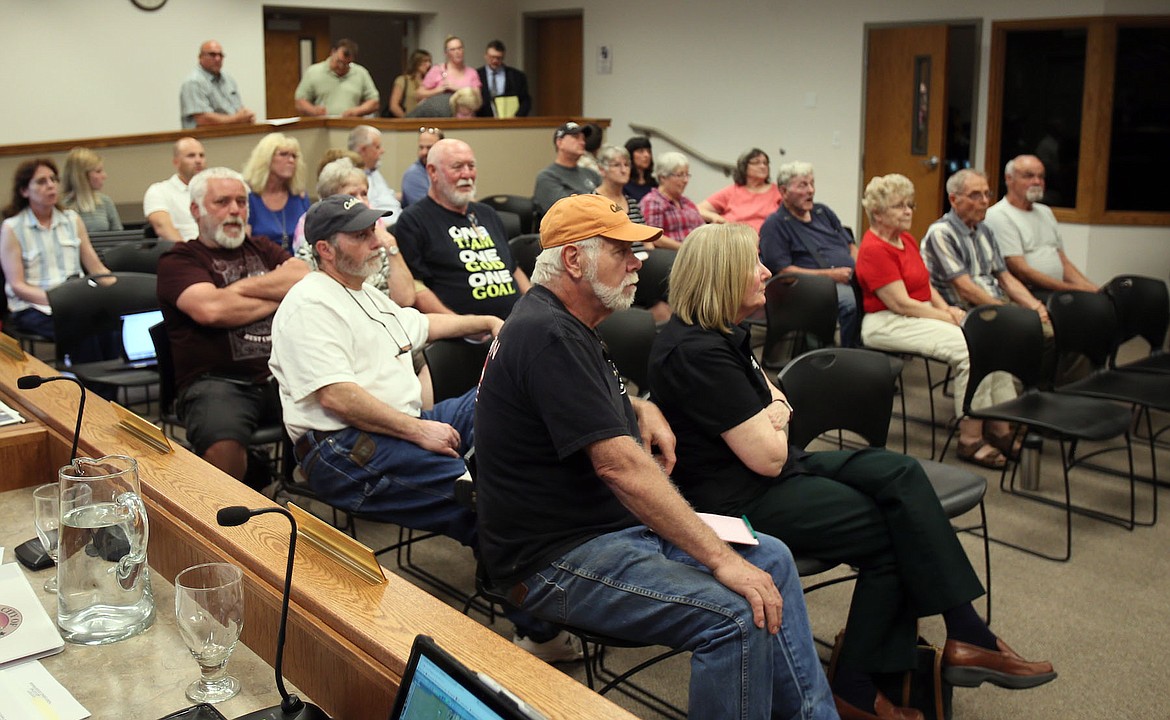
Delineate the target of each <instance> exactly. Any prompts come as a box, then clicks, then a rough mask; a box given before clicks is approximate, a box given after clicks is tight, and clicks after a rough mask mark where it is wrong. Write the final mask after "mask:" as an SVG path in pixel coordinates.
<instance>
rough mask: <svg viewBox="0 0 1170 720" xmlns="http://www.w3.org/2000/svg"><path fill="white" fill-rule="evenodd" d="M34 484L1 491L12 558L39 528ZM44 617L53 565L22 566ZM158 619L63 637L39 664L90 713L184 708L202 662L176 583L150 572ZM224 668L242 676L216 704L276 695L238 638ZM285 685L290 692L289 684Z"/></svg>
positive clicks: (132, 718)
mask: <svg viewBox="0 0 1170 720" xmlns="http://www.w3.org/2000/svg"><path fill="white" fill-rule="evenodd" d="M32 502H33V499H32V488H23V489H20V490H9V491H8V492H5V493H0V546H4V547H5V548H6V551H5V556H4V559H5V560H7V561H10V562H11V561H12V560H13V558H12V549H13V548H14V547H16V545H18V544H19V543H22V542H24V541H25V540H28V539H29V538H30V537H35V536H36V531H35V529H34V528H33V521H32V515H31V513H30V512H29V511H30V509H31V508H32ZM21 569H22V570H23V571H24V574H25V577H27V578H28V580H29V583H30V584H31V585H32V587H33V592H35V593H36V595H37V597H38V598H39V599H40V600H41V602H42V604H43V605H44V607H45V611H46V612H48V613H49V617H54V615H55V614H56V612H57V596H56V595H54V594H52V593H48V592H45V591H44V590H42V589H41V588H42V586H43V585H44V583H45V580H46V579H48V578H49V576H50V573H52V572H53V571H52V570H42V571H40V572H35V573H34V572H30V571H29V570H28V569H26V568H23V567H22V568H21ZM151 588H152V589H153V591H154V604H155V611H156V614H155V621H154V625H153V626H151V627H150V629H148V630H147V631H146V632H144V633H141V634H139V635H136V636H134V637H132V638H129V639H127V640H123V641H122V642H118V643H114V644H112V645H102V646H97V647H89V646H85V645H69V644H66V645H65V649H64V650H63V651H62V652H60V653H58V654H56V655H51V656H49V657H46V658H41V664H42V665H44V666H45V668H46V669H47V670H48V671H49V672H50V673H52V674H53V677H55V678H57V680H58V681H59V682H60V683H61V684H62V685H64V686H65V689H66V690H68V691H69V692H70V693H71V694H72V695H73V697H75V698H77V700H78V702H80V703H81V704H82V705H84V706H85V707H86V709H87V710H89V711H90V713H92V715H91V717H93V718H95V720H101V719H104V718H119V719H120V720H154V718H159V717H162V716H163V715H166V714H167V713H172V712H174V711H176V710H180V709H182V708H185V707H187V706H189V705H190V704H191V702H190V701H189V700H187V697H186V695H184V693H185V692H186V689H187V686H188V685H189V684H190V683H191V682H192V681H193V680H194V679H195V678H197V677H199V667H198V665H196V664H195V661H194V660H193V659H192V658H191V654H190V652H188V650H187V646H186V645H184V644H183V640H182V638H180V637H179V631H178V629H177V628H176V627H175V589H174V586H172V585H171V584H170V583H169V582H167V581H166V580H164V579H163V578H161V577H159V576H158V574H157V573H152V577H151ZM228 672H229V673H230V674H231V675H232V676H234V677H235V678H236V679H237V680H239V681H240V685H241V686H242V688H241V690H240V694H239V695H237V696H235V697H234V698H232V699H231V700H228V701H227V702H224V703H220V704H219V705H217V706H216V707H217V708H218V709H219V711H220V712H221V713H223V714H224V715H225V716H226V717H229V718H232V717H237V716H239V715H243V714H244V713H247V712H252V711H253V710H260V709H263V708H266V707H272V706H273V705H276V704H278V703H279V702H280V694H279V693H278V692H277V691H276V685H275V684H274V681H273V676H272V666H271V665H269V664H268V663H266V662H265V661H264V659H263V658H261V657H260V656H258V655H257V654H256V653H254V652H252V651H251V650H250V649H248V647H247V646H244V645H240V646H237V648H236V650H235V652H233V653H232V657H231V660H230V661H229V662H228ZM289 692H294V691H293V690H291V689H290V691H289Z"/></svg>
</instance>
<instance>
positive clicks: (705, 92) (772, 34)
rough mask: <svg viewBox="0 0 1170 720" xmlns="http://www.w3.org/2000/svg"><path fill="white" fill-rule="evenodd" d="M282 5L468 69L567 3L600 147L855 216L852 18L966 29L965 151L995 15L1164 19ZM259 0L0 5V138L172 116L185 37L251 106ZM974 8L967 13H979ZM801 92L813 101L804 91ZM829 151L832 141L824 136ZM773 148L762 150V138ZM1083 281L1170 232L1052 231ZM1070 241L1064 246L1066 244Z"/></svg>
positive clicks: (1037, 10)
mask: <svg viewBox="0 0 1170 720" xmlns="http://www.w3.org/2000/svg"><path fill="white" fill-rule="evenodd" d="M274 4H279V5H282V6H297V7H334V8H337V9H341V8H344V9H354V10H378V11H385V12H407V13H419V14H420V15H422V16H423V20H422V22H421V23H420V30H419V32H420V43H421V45H422V46H423V47H425V48H427V49H429V50H431V51H432V53H434V54H435V56H436V59H439V58H440V57H441V45H442V39H443V36H444V35H446V34H447V33H449V32H454V33H456V34H459V35H460V36H461V37H462V38H463V40H464V43H465V45H466V47H467V49H468V62H469V63H471V64H476V65H478V64H479V60H480V52H481V51H480V49H481V48H482V47H483V46H484V45H485V44H486V43H487V41H488V40H490V39H492V38H493V37H499V38H500V39H501V40H503V41H504V42H505V43H506V44H507V45H508V47H509V55H510V56H511V58H512V59H513V60H514V61H516V62H519V60H520V58H523V57H524V53H523V51H524V48H523V47H522V46H521V40H520V37H521V32H520V30H521V26H522V22H521V19H520V15H521V14H522V13H528V12H544V11H554V10H571V9H575V8H583V17H584V26H585V31H584V35H585V36H584V47H585V53H586V57H585V64H584V67H585V107H584V111H585V114H586V115H588V116H594V117H610V118H612V119H613V126H612V127H611V129H610V131H609V135H608V139H609V140H610V141H613V142H617V143H623V142H624V141H625V140H626V138H627V137H629V135H630V134H632V133H631V132H630V130H629V123H630V122H638V123H644V124H647V125H653V126H658V127H661V128H663V129H664V130H667V131H669V132H671V133H672V134H675V135H677V136H678V137H680V138H681V139H683V140H684V141H687V142H689V143H692V144H694V145H695V146H696V148H697V149H699V150H701V151H702V152H705V153H706V154H708V155H712V156H715V157H719V158H723V159H726V160H733V159H734V158H735V157H736V156H737V155H738V154H739V153H740V152H742V151H743V150H744V149H746V148H748V147H752V146H759V147H762V148H764V149H766V150H767V151H768V152H769V153H770V154H772V156H773V162H774V163H775V162H777V161H781V160H783V159H790V160H794V159H801V160H807V161H809V162H812V163H813V164H814V165H815V166H816V168H817V189H818V198H819V199H820V200H821V201H822V202H825V203H827V204H828V205H830V206H832V207H833V208H834V209H835V210H837V212H838V214H839V215H840V216H841V217H842V219H843V220H845V221H846V222H847V223H853V224H856V223H857V221H858V220H859V217H860V215H859V202H858V197H859V195H860V190H861V187H862V184H863V178H862V177H861V161H860V158H861V145H862V133H863V128H862V123H863V114H862V110H863V108H862V99H863V80H864V69H863V61H864V43H865V28H866V26H867V25H874V24H895V23H907V22H915V21H925V20H971V19H976V20H979V21H980V22H981V23H982V34H981V36H980V43H981V48H980V52H979V65H980V68H979V74H980V80H979V83H980V84H979V99H978V104H977V106H976V113H975V117H976V118H977V128H976V132H977V135H976V145H975V158H976V161H977V162H980V161H981V159H982V157H983V155H984V133H985V132H986V127H985V123H984V121H983V120H984V118H985V116H986V108H987V72H988V62H989V61H988V57H989V52H990V25H991V22H992V21H995V20H1007V19H1018V18H1026V17H1048V16H1091V15H1102V14H1165V13H1166V3H1165V0H1062V2H1060V3H1056V2H1044V3H1020V2H1018V1H1016V0H986V1H985V2H983V3H980V4H977V5H972V4H970V3H968V2H959V1H958V0H903V1H902V2H898V3H874V2H870V1H869V0H827V2H822V3H820V4H817V5H810V4H808V3H807V2H800V3H798V2H794V1H793V0H776V1H773V0H724V1H723V2H718V3H705V2H676V1H675V0H640V1H639V2H628V0H578V1H577V2H572V3H566V2H564V0H503V1H502V2H493V3H469V2H458V1H457V0H343V2H339V3H336V4H333V3H330V2H325V0H315V1H314V0H280V2H279V3H274ZM262 8H263V3H262V1H261V0H170V2H168V3H167V5H166V6H165V7H164V8H163V9H162V10H160V11H158V12H155V13H144V12H142V11H140V10H137V9H135V8H134V7H133V6H132V5H131V4H130V2H128V0H100V1H98V2H95V1H94V0H53V2H51V3H46V2H44V0H0V67H3V68H4V69H5V79H4V83H3V89H4V93H3V95H4V97H5V98H6V99H9V100H15V101H14V102H11V103H10V104H8V105H7V107H6V108H5V112H4V114H3V120H0V143H2V144H12V143H24V142H35V141H38V140H59V139H67V138H84V137H91V136H98V135H119V134H131V133H142V132H153V131H158V130H171V129H174V128H175V127H176V125H177V124H178V85H179V83H180V82H181V81H182V79H183V77H185V76H186V74H187V73H188V72H190V70H191V68H192V67H193V66H194V64H195V56H196V54H197V52H198V46H199V44H200V43H201V42H202V41H203V40H206V39H208V38H215V39H217V40H219V41H220V42H221V43H222V44H223V45H224V49H225V51H226V53H227V60H226V62H225V66H224V67H225V69H226V70H227V72H229V73H230V74H232V75H233V76H234V77H235V78H236V80H237V81H238V82H239V83H240V90H241V93H242V95H243V97H244V99H245V102H247V103H248V104H249V106H250V107H252V108H253V109H254V110H256V111H257V112H258V113H260V114H264V107H263V104H264V102H263V98H264V77H263V75H264V70H263V68H264V61H263V26H262V21H263V10H262ZM973 13H979V15H978V16H975V15H973ZM602 44H606V45H609V46H610V47H612V48H613V51H614V63H613V74H612V75H598V74H597V71H596V61H595V57H594V55H595V53H596V49H597V46H599V45H602ZM810 95H815V106H814V107H806V99H808V97H809V96H810ZM838 135H839V138H840V144H835V143H834V137H835V136H838ZM780 147H783V148H785V150H786V151H787V155H786V156H784V158H780V157H778V148H780ZM692 171H693V172H694V173H695V178H694V180H692V182H691V187H690V189H689V190H688V195H689V196H691V197H692V198H696V199H701V198H703V197H706V195H707V194H708V193H710V192H712V191H713V190H715V189H717V188H718V187H720V186H722V185H724V184H726V183H727V179H726V178H724V177H723V176H722V175H721V174H719V173H716V172H714V171H710V170H707V169H705V168H702V167H699V166H697V165H696V167H694V168H692ZM1066 236H1068V237H1069V239H1070V242H1071V243H1072V244H1073V245H1074V246H1076V247H1077V250H1076V254H1077V255H1078V256H1082V257H1083V258H1084V261H1085V263H1086V265H1087V272H1088V273H1089V274H1090V275H1091V276H1092V277H1093V278H1094V279H1103V278H1107V277H1109V275H1110V273H1112V272H1113V269H1112V268H1114V267H1115V266H1117V265H1125V266H1126V267H1127V268H1128V269H1133V268H1137V267H1142V268H1143V272H1147V273H1148V274H1155V275H1158V276H1159V277H1165V276H1166V275H1167V272H1168V271H1170V233H1167V232H1166V231H1165V230H1164V229H1149V228H1126V227H1122V228H1092V229H1090V228H1084V227H1082V228H1079V229H1078V228H1077V227H1076V226H1071V227H1069V228H1068V230H1067V231H1066ZM1078 243H1079V246H1078Z"/></svg>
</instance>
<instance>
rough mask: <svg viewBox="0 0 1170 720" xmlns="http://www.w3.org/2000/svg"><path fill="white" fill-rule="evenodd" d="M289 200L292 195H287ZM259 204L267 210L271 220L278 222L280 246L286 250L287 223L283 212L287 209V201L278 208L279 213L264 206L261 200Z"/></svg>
mask: <svg viewBox="0 0 1170 720" xmlns="http://www.w3.org/2000/svg"><path fill="white" fill-rule="evenodd" d="M289 199H290V200H291V199H292V195H289ZM260 204H261V205H264V209H265V210H267V211H268V212H269V214H270V215H272V219H273V220H277V221H279V222H280V246H281V247H284V248H287V247H288V223H287V221H286V220H285V216H284V211H285V210H287V209H288V200H286V201H285V203H284V206H283V207H281V208H280V212H279V213H278V212H277V211H275V210H273V209H272V208H270V207H268V206H267V205H265V204H264V201H263V199H261V201H260Z"/></svg>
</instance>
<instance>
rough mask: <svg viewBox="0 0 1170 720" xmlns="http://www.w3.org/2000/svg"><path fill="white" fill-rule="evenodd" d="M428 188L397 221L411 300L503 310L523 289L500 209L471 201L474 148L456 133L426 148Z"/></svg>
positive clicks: (468, 310)
mask: <svg viewBox="0 0 1170 720" xmlns="http://www.w3.org/2000/svg"><path fill="white" fill-rule="evenodd" d="M427 175H429V176H430V179H431V188H430V191H429V192H428V193H427V196H426V197H425V198H424V199H422V200H420V201H419V202H417V203H414V204H412V205H411V206H410V207H408V208H406V210H404V211H403V213H402V217H401V218H400V219H399V221H398V224H397V225H396V226H395V228H394V234H395V236H396V237H397V238H398V244H399V246H400V247H401V248H402V254H403V257H405V258H406V264H407V265H409V266H410V271H411V273H413V274H414V277H415V279H416V281H417V283H418V287H417V288H416V290H417V291H418V294H417V299H416V300H415V307H417V308H418V309H419V310H420V311H422V312H426V313H458V314H462V315H495V316H496V317H500V318H506V317H508V313H510V312H512V306H513V305H515V304H516V301H517V300H518V299H519V298H520V296H521V295H522V294H524V293H525V292H527V290H528V278H527V277H526V276H525V275H524V272H523V271H521V270H519V269H518V268H517V267H516V263H515V262H513V260H512V254H511V252H509V250H508V237H507V235H506V234H505V231H504V224H503V222H502V221H501V220H500V216H499V215H497V214H496V211H495V210H493V209H492V208H491V207H489V206H487V205H484V204H482V203H477V202H474V199H475V177H476V167H475V154H474V153H473V152H472V151H471V147H470V146H469V145H468V144H467V143H465V142H462V141H460V140H440V141H439V142H437V143H435V145H434V147H432V148H431V151H430V153H429V154H428V155H427Z"/></svg>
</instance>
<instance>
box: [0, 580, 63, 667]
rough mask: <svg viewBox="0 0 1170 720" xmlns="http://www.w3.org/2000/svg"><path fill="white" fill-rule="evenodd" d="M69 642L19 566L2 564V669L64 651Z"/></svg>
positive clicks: (0, 637) (0, 600) (0, 581)
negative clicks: (63, 636) (18, 662)
mask: <svg viewBox="0 0 1170 720" xmlns="http://www.w3.org/2000/svg"><path fill="white" fill-rule="evenodd" d="M64 647H65V641H64V640H62V639H61V633H59V632H57V626H56V625H55V624H54V623H53V621H52V620H50V619H49V613H47V612H45V606H44V605H42V604H41V601H40V599H39V598H38V597H37V596H36V594H35V593H33V589H32V585H29V583H28V578H26V577H25V576H24V572H22V571H21V569H20V567H18V566H17V564H16V563H5V564H3V565H0V668H2V667H4V666H5V664H6V663H10V662H16V661H20V660H33V659H36V658H39V657H45V656H46V655H52V654H54V653H59V652H61V650H62V649H64Z"/></svg>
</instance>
